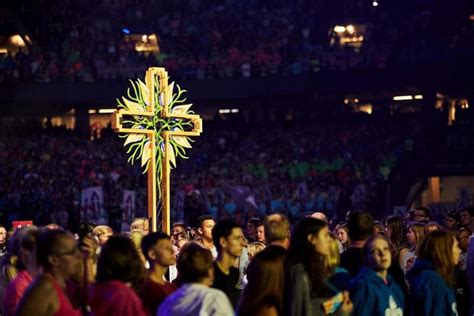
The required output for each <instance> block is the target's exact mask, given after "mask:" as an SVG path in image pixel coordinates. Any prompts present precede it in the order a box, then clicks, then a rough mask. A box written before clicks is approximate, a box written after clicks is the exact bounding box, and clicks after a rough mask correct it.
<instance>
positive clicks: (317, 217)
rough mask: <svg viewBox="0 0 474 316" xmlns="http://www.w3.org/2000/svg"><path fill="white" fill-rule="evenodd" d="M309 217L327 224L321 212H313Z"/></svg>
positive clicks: (326, 219) (325, 217)
mask: <svg viewBox="0 0 474 316" xmlns="http://www.w3.org/2000/svg"><path fill="white" fill-rule="evenodd" d="M311 217H312V218H316V219H319V220H322V221H323V222H325V223H329V221H328V218H327V216H326V215H325V214H324V213H322V212H314V213H313V214H311Z"/></svg>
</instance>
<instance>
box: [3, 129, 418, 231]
mask: <svg viewBox="0 0 474 316" xmlns="http://www.w3.org/2000/svg"><path fill="white" fill-rule="evenodd" d="M380 124H382V125H383V126H384V127H383V128H381V125H380ZM227 125H228V124H227ZM227 125H226V126H227ZM16 127H17V128H15V129H13V130H14V131H15V132H14V133H11V132H8V131H5V133H2V136H0V148H1V150H0V152H1V155H0V162H1V163H0V174H1V175H2V176H3V179H4V181H2V182H1V183H0V192H1V194H0V214H1V218H2V220H3V221H4V222H6V223H11V222H12V221H14V220H18V219H29V220H33V222H34V223H35V224H38V225H46V224H48V223H50V222H55V223H58V224H60V225H61V226H62V227H68V228H70V229H73V230H74V229H76V228H77V223H79V221H80V218H79V216H80V214H81V207H83V205H81V192H82V190H84V189H86V188H88V187H102V188H103V192H104V194H103V197H104V202H103V204H104V205H103V209H104V210H105V211H106V213H107V214H108V220H106V222H103V224H107V225H110V226H112V228H114V230H120V227H121V221H122V219H123V216H122V214H123V205H122V202H123V199H122V197H123V191H124V190H134V191H135V192H136V199H135V200H136V206H135V210H136V211H135V213H136V215H137V216H145V210H146V205H147V204H146V201H147V200H146V179H145V177H144V176H143V175H142V170H141V169H140V168H139V165H138V164H135V165H130V164H128V163H127V156H126V150H125V149H124V148H123V144H122V141H121V139H120V138H119V137H117V135H115V134H113V132H111V131H109V133H107V132H106V131H104V132H103V133H102V138H100V139H98V140H95V141H90V140H88V139H86V138H82V137H80V136H78V135H76V134H74V133H73V132H71V131H65V130H62V129H55V128H53V129H43V128H41V127H39V126H38V127H37V128H34V124H33V123H32V122H28V123H26V124H25V125H24V126H23V127H21V128H20V127H19V125H18V124H16ZM19 130H22V131H23V132H24V133H25V134H24V135H23V134H21V132H18V131H19ZM10 131H11V130H10ZM420 135H423V128H422V124H413V123H410V121H403V122H397V121H393V123H389V122H388V121H387V120H383V121H382V120H381V121H378V123H377V121H370V120H368V121H363V122H360V123H354V124H352V125H351V126H346V127H343V126H341V125H340V124H336V125H334V126H324V127H315V126H314V125H308V126H306V127H299V128H295V127H294V126H288V127H283V126H281V127H272V126H271V125H269V124H264V126H260V127H259V126H255V127H251V126H245V127H242V126H241V128H240V129H235V130H234V129H229V128H228V126H227V127H224V128H217V127H216V128H208V129H206V132H204V133H203V135H202V136H201V137H199V138H198V139H196V142H195V143H194V144H193V148H192V149H191V150H190V151H189V153H188V154H189V159H188V160H179V161H178V167H177V168H176V169H175V170H173V173H172V174H173V176H172V177H171V179H172V185H171V187H172V190H171V193H172V218H173V219H174V220H185V221H186V222H188V223H189V224H191V225H194V224H195V220H196V219H197V217H199V216H200V215H202V214H207V213H209V214H212V215H213V216H214V217H216V218H227V217H232V218H234V219H235V220H236V221H237V222H238V223H239V224H242V225H243V224H244V223H245V222H246V220H248V219H249V218H250V217H253V216H260V217H263V216H266V215H267V214H270V213H273V212H281V213H284V214H286V215H287V216H288V217H289V218H290V220H291V221H294V220H297V219H299V218H301V217H303V216H304V215H305V214H306V213H309V212H311V211H312V210H314V209H318V210H323V211H325V212H326V213H327V214H328V216H329V217H330V218H335V217H336V218H343V216H344V214H343V213H341V212H345V210H347V209H352V210H361V209H366V208H367V207H369V208H370V209H373V210H375V211H376V212H377V217H382V216H383V215H384V212H385V211H386V200H385V197H386V194H385V187H386V184H387V181H388V179H389V178H390V176H391V174H392V172H393V170H394V169H395V168H396V166H397V160H398V159H399V158H400V157H401V156H403V155H407V154H410V153H412V152H413V150H414V148H415V147H417V148H418V150H420V151H422V150H423V148H424V146H425V145H424V142H423V141H422V139H421V138H420ZM274 140H278V141H277V142H275V141H274ZM211 152H212V153H213V154H210V153H211ZM82 219H83V220H84V218H82Z"/></svg>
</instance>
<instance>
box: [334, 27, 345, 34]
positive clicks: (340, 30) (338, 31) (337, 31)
mask: <svg viewBox="0 0 474 316" xmlns="http://www.w3.org/2000/svg"><path fill="white" fill-rule="evenodd" d="M345 31H346V28H345V27H344V26H342V25H336V26H335V27H334V32H336V33H344V32H345Z"/></svg>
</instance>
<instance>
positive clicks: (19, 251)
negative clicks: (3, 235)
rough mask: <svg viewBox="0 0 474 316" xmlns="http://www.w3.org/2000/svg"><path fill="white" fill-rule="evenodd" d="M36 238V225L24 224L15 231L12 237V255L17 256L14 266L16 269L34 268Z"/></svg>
mask: <svg viewBox="0 0 474 316" xmlns="http://www.w3.org/2000/svg"><path fill="white" fill-rule="evenodd" d="M37 239H38V228H37V227H36V226H25V227H23V228H19V229H17V230H16V231H15V234H14V235H13V238H12V247H11V251H12V255H14V256H16V257H17V258H18V260H17V262H16V267H17V268H18V270H20V271H21V270H25V269H27V270H30V271H32V270H34V269H35V268H36V243H37Z"/></svg>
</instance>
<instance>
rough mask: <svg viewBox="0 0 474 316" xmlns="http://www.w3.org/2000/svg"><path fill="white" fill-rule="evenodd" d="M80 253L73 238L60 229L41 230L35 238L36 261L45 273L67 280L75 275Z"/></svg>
mask: <svg viewBox="0 0 474 316" xmlns="http://www.w3.org/2000/svg"><path fill="white" fill-rule="evenodd" d="M80 259H81V252H80V251H79V248H78V247H77V244H76V240H75V239H74V237H73V236H72V235H71V234H70V233H68V232H66V231H64V230H62V229H42V230H41V231H40V232H39V233H38V236H37V242H36V261H37V263H38V265H39V266H40V267H42V268H43V270H44V271H45V272H54V274H56V275H61V276H62V277H63V278H64V279H68V278H70V277H72V276H73V275H75V274H76V273H77V267H78V265H79V264H80Z"/></svg>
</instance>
